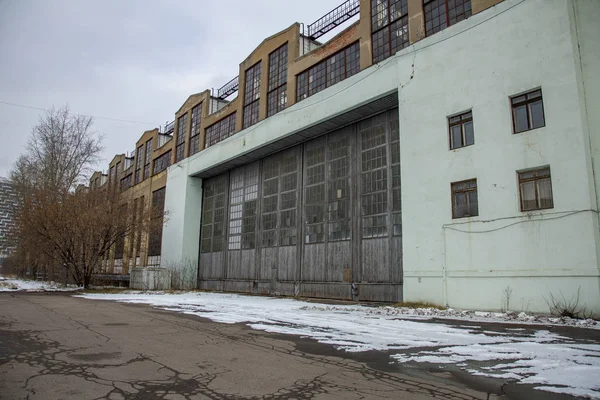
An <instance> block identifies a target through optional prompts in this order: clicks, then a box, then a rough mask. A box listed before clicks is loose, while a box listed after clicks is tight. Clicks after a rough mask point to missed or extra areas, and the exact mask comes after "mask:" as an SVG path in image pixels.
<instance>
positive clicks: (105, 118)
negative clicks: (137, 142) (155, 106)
mask: <svg viewBox="0 0 600 400" xmlns="http://www.w3.org/2000/svg"><path fill="white" fill-rule="evenodd" d="M0 104H6V105H9V106H14V107H21V108H28V109H30V110H39V111H48V109H46V108H40V107H33V106H26V105H23V104H15V103H9V102H7V101H0ZM78 115H82V116H85V117H92V118H95V119H103V120H106V121H117V122H127V123H130V124H143V125H160V124H156V123H154V122H143V121H134V120H129V119H119V118H108V117H98V116H95V115H87V114H78Z"/></svg>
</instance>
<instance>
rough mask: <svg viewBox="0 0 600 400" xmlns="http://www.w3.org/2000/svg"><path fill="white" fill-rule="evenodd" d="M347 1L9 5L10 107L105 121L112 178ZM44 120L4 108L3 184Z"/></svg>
mask: <svg viewBox="0 0 600 400" xmlns="http://www.w3.org/2000/svg"><path fill="white" fill-rule="evenodd" d="M342 2H343V0H303V1H275V0H253V1H252V2H247V1H241V0H229V1H205V0H200V1H198V0H179V1H167V0H151V1H144V0H129V1H122V0H104V1H80V0H54V1H44V0H0V55H1V60H2V62H0V101H4V102H10V103H16V104H23V105H28V106H33V107H40V108H49V107H52V106H56V107H60V106H62V105H64V104H69V105H70V106H71V109H72V111H73V112H76V113H81V114H88V115H95V116H102V117H110V118H116V119H123V120H134V121H142V122H149V123H150V124H142V123H138V124H131V123H124V122H117V121H106V120H101V119H97V120H96V122H95V129H96V130H97V131H98V132H100V133H102V134H103V135H104V143H103V144H104V147H105V151H104V153H103V158H104V161H103V162H102V164H100V165H99V166H98V168H99V169H103V168H106V166H107V164H108V162H109V161H110V160H111V159H112V157H113V156H114V155H115V154H118V153H124V152H126V151H132V150H133V148H134V146H135V141H136V140H137V139H138V138H139V136H140V135H141V134H142V133H143V132H144V130H146V129H152V128H154V127H156V126H158V125H160V124H164V123H165V122H166V121H168V120H172V119H173V117H174V113H175V111H176V110H177V109H178V108H179V107H180V106H181V104H182V103H183V102H184V101H185V100H186V99H187V97H188V96H189V95H190V94H192V93H197V92H200V91H203V90H205V89H210V88H211V87H214V88H217V87H219V86H221V85H223V84H224V83H226V82H227V81H228V80H229V79H231V78H233V77H234V76H235V75H237V73H238V66H239V63H240V62H241V61H242V60H244V59H245V58H246V57H247V56H248V55H249V54H250V52H252V50H254V48H255V47H256V46H257V45H258V44H259V43H260V42H261V41H262V40H263V39H264V38H266V37H268V36H270V35H272V34H274V33H276V32H278V31H280V30H282V29H285V28H286V27H288V26H290V25H291V24H293V23H294V22H296V21H297V22H305V23H308V22H312V21H313V20H315V19H317V18H319V17H320V16H322V15H323V14H325V13H326V12H328V11H330V10H331V9H333V8H334V7H336V6H337V5H339V4H340V3H342ZM40 114H41V112H40V111H36V110H31V109H26V108H19V107H14V106H9V105H5V104H0V124H1V125H0V126H1V127H2V128H1V130H0V138H1V139H2V146H0V176H5V175H7V173H8V170H9V169H10V167H11V165H12V164H13V163H14V161H15V160H16V158H17V157H18V155H19V154H20V153H22V152H23V150H24V146H25V143H26V140H27V137H28V136H29V133H30V132H31V128H32V127H33V126H34V125H35V124H36V122H37V120H38V117H39V115H40Z"/></svg>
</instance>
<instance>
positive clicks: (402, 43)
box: [371, 0, 410, 64]
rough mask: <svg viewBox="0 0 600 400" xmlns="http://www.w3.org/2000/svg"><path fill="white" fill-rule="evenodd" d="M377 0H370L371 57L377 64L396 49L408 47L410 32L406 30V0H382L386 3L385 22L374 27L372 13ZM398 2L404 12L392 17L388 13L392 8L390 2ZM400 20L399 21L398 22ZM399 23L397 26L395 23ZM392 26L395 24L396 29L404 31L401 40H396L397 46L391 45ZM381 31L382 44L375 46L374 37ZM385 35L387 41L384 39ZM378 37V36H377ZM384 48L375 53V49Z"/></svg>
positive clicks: (395, 51) (396, 50) (373, 15)
mask: <svg viewBox="0 0 600 400" xmlns="http://www.w3.org/2000/svg"><path fill="white" fill-rule="evenodd" d="M376 1H377V0H371V57H372V60H373V64H377V63H379V62H381V61H383V60H385V59H386V58H389V57H391V56H393V55H394V54H396V53H397V52H398V51H400V50H402V49H404V48H406V47H408V46H409V45H410V34H409V31H408V0H384V1H385V2H386V3H387V7H386V12H385V19H386V22H385V23H384V24H383V25H382V26H378V27H376V26H375V24H374V21H375V15H377V14H379V13H377V14H374V13H373V11H374V3H375V2H376ZM397 3H399V4H400V9H401V10H402V9H404V13H403V14H401V15H400V16H398V17H396V18H394V19H393V20H392V17H391V15H390V10H391V8H392V4H394V5H395V4H397ZM400 22H401V23H400ZM398 23H400V26H399V27H398V26H397V24H398ZM392 26H396V29H397V30H403V31H405V33H404V34H403V35H402V40H397V41H396V43H397V46H393V43H394V41H393V40H392ZM382 33H383V36H382V38H383V45H382V46H376V43H375V40H374V39H375V38H376V37H377V36H379V35H380V34H382ZM386 36H387V41H385V39H386ZM377 39H378V37H377ZM381 48H384V51H383V52H381V54H378V55H376V54H375V53H376V51H378V50H379V49H381Z"/></svg>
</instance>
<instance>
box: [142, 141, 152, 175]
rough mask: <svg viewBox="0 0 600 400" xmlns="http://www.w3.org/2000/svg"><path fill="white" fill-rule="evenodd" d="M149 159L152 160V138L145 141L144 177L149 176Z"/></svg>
mask: <svg viewBox="0 0 600 400" xmlns="http://www.w3.org/2000/svg"><path fill="white" fill-rule="evenodd" d="M150 161H152V139H150V140H148V141H147V142H146V159H145V161H144V179H147V178H149V177H150Z"/></svg>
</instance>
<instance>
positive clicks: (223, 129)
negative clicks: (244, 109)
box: [204, 113, 235, 148]
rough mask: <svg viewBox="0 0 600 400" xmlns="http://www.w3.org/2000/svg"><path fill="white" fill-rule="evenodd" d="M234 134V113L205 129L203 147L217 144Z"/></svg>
mask: <svg viewBox="0 0 600 400" xmlns="http://www.w3.org/2000/svg"><path fill="white" fill-rule="evenodd" d="M234 133H235V113H233V114H231V115H228V116H227V117H225V118H223V119H222V120H220V121H219V122H215V123H214V124H212V125H211V126H209V127H208V128H206V134H205V137H204V147H205V148H207V147H210V146H212V145H213V144H217V143H219V142H221V141H223V140H225V139H227V138H228V137H229V136H231V135H233V134H234Z"/></svg>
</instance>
